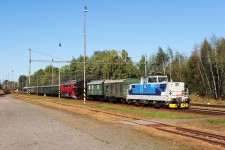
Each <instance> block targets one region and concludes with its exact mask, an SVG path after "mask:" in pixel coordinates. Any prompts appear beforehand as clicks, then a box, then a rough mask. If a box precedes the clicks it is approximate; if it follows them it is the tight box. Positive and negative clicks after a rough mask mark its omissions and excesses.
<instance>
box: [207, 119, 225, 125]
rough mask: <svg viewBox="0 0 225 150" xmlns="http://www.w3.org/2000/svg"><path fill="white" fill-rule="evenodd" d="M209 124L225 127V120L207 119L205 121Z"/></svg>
mask: <svg viewBox="0 0 225 150" xmlns="http://www.w3.org/2000/svg"><path fill="white" fill-rule="evenodd" d="M205 121H206V122H207V123H209V124H215V125H221V124H224V125H225V119H207V120H205Z"/></svg>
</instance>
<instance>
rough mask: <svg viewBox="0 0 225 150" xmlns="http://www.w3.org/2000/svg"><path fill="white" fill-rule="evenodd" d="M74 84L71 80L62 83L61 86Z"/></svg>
mask: <svg viewBox="0 0 225 150" xmlns="http://www.w3.org/2000/svg"><path fill="white" fill-rule="evenodd" d="M75 83H76V80H71V81H67V82H63V83H62V85H67V84H75Z"/></svg>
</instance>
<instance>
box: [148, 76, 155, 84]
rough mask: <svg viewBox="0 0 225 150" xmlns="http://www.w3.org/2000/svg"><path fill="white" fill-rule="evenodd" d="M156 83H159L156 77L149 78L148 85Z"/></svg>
mask: <svg viewBox="0 0 225 150" xmlns="http://www.w3.org/2000/svg"><path fill="white" fill-rule="evenodd" d="M154 82H157V78H156V77H150V78H148V83H154Z"/></svg>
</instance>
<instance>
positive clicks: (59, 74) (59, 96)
mask: <svg viewBox="0 0 225 150" xmlns="http://www.w3.org/2000/svg"><path fill="white" fill-rule="evenodd" d="M59 47H61V43H59ZM60 82H61V81H60V65H59V98H60V97H61V95H60V94H61V89H60Z"/></svg>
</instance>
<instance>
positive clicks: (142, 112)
mask: <svg viewBox="0 0 225 150" xmlns="http://www.w3.org/2000/svg"><path fill="white" fill-rule="evenodd" d="M90 106H91V107H94V108H98V109H104V110H116V111H119V112H121V113H123V112H125V113H132V114H137V115H141V116H146V117H156V118H166V119H188V118H195V117H196V116H194V115H189V114H182V113H173V112H163V111H157V109H156V110H153V111H152V110H144V109H140V108H127V107H121V106H117V105H113V104H112V105H109V104H91V105H90Z"/></svg>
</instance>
